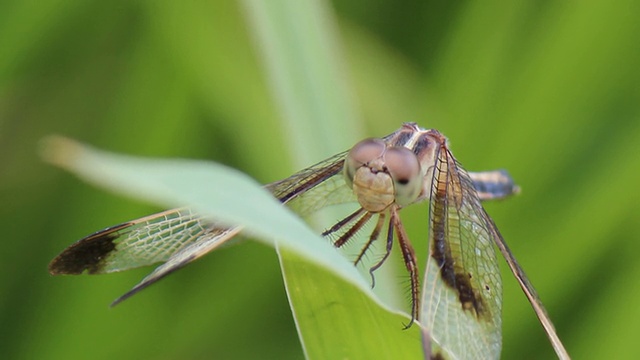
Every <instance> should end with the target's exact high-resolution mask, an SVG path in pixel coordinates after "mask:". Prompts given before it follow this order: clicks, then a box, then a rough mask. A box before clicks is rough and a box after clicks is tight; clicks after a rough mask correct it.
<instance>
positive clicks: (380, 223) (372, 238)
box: [353, 213, 385, 265]
mask: <svg viewBox="0 0 640 360" xmlns="http://www.w3.org/2000/svg"><path fill="white" fill-rule="evenodd" d="M384 218H385V215H384V213H380V214H378V221H377V222H376V227H375V228H374V229H373V231H372V232H371V235H370V236H369V241H367V243H366V244H365V245H364V247H363V248H362V250H361V251H360V254H359V255H358V257H357V258H356V261H354V262H353V264H354V265H358V263H359V262H360V260H362V257H363V256H364V254H365V253H366V252H367V250H369V247H371V244H373V242H374V241H376V240H378V237H379V236H380V232H381V231H382V226H383V225H384Z"/></svg>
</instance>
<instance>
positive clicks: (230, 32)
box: [0, 0, 640, 359]
mask: <svg viewBox="0 0 640 360" xmlns="http://www.w3.org/2000/svg"><path fill="white" fill-rule="evenodd" d="M310 3H313V4H314V6H315V7H314V8H313V9H314V10H313V11H318V9H320V10H323V11H324V13H323V18H324V19H326V20H327V21H326V23H325V24H324V26H325V28H324V31H326V32H327V36H329V37H330V38H331V39H333V40H334V41H335V42H334V43H333V45H334V48H331V49H320V50H321V51H325V50H326V51H329V52H333V53H335V54H336V56H337V58H338V59H339V60H340V61H341V65H342V66H343V70H344V72H343V73H344V74H345V77H344V79H343V81H344V82H345V84H347V85H348V89H349V90H350V91H351V93H350V94H351V96H352V99H351V100H350V103H351V104H352V106H353V108H354V109H355V112H354V115H353V122H354V124H356V125H355V127H356V128H359V129H361V130H360V131H361V132H362V134H361V136H363V137H364V136H382V135H386V134H388V133H390V132H392V131H393V130H395V129H396V128H397V127H399V125H400V124H401V123H402V122H405V121H417V122H419V123H420V124H421V125H422V126H423V127H427V128H437V129H439V130H440V131H442V132H443V133H444V134H445V135H447V136H448V137H449V139H450V141H451V145H452V149H453V152H454V154H456V156H457V158H458V159H459V160H460V161H461V162H462V164H463V165H464V166H465V167H466V168H467V169H469V170H487V169H494V168H506V169H509V171H510V172H511V174H512V175H513V177H514V178H515V179H516V180H517V182H518V183H519V184H520V185H521V187H522V189H523V190H522V194H521V195H520V196H518V197H516V198H513V199H510V200H509V201H505V202H501V203H497V204H488V205H487V209H488V211H489V212H490V213H491V214H492V216H493V217H494V220H495V221H496V223H497V224H498V226H499V228H500V229H501V231H502V233H503V235H504V237H505V238H506V240H507V242H508V243H509V244H510V246H511V248H512V250H513V252H514V253H515V254H516V256H517V257H518V259H519V260H520V262H521V264H522V265H523V267H524V268H525V270H526V271H527V273H528V274H529V277H530V279H531V281H532V282H533V283H534V285H536V287H537V289H538V291H539V293H540V295H541V297H542V299H543V301H544V303H545V304H546V306H547V308H548V310H549V312H550V314H551V316H552V318H553V320H554V322H555V324H556V327H557V329H558V331H559V333H560V337H561V338H562V339H563V340H564V342H565V345H566V346H567V348H568V350H569V352H570V353H571V354H572V355H573V356H574V358H605V357H606V358H636V357H638V356H639V355H640V347H638V345H637V340H636V337H637V336H636V334H638V333H640V311H638V310H634V308H635V307H636V304H637V303H638V301H639V300H640V289H638V286H637V284H638V283H639V282H640V280H638V278H640V262H638V261H637V258H638V256H637V254H638V252H639V251H640V244H638V240H639V239H640V236H639V235H640V234H639V230H638V215H639V214H640V212H639V210H640V208H639V206H638V200H639V198H640V195H639V191H638V190H637V186H638V184H639V183H640V167H639V165H640V160H639V157H640V151H639V150H640V147H639V146H638V143H639V142H640V121H639V120H640V86H639V84H640V71H639V70H638V69H639V68H640V46H639V45H638V41H637V37H638V34H639V33H640V22H638V21H637V14H639V13H640V8H639V7H640V3H637V2H634V1H627V2H623V1H619V2H607V3H604V2H602V3H601V2H580V3H579V4H573V5H568V4H560V3H556V2H550V1H547V2H539V1H528V2H519V4H511V3H504V2H497V1H490V2H483V3H482V4H479V3H478V4H474V3H438V2H432V1H431V2H430V1H428V2H421V1H411V2H404V3H403V4H402V5H400V4H398V2H395V1H382V0H379V1H369V2H356V1H335V2H333V3H325V2H319V1H313V2H310ZM253 5H254V4H252V3H251V2H250V1H247V2H244V3H236V2H216V1H208V2H206V1H199V2H190V3H189V4H180V5H178V2H175V3H173V2H168V1H167V2H162V1H159V2H156V1H111V2H101V1H76V2H69V1H62V0H60V1H56V0H50V1H40V2H19V1H3V2H1V3H0V169H1V170H0V194H1V195H0V200H1V201H2V205H3V206H2V207H1V210H0V211H1V212H2V214H1V215H0V219H2V220H1V221H2V228H3V229H4V233H5V236H4V241H2V250H1V251H0V329H1V331H2V336H0V354H1V355H2V357H3V358H16V359H20V358H24V359H33V358H42V359H45V358H51V359H57V358H67V359H81V358H89V357H91V358H94V359H107V358H116V357H117V358H126V359H128V358H132V359H133V358H163V359H177V358H180V359H184V358H186V359H189V358H191V359H192V358H211V357H214V358H238V359H241V358H281V359H285V358H293V359H295V358H301V357H302V356H303V353H302V349H301V346H300V345H299V342H298V338H297V334H296V331H295V327H294V324H293V320H292V317H291V315H290V311H289V307H288V303H287V299H286V295H285V292H284V288H283V284H282V279H281V276H280V272H279V268H278V262H277V257H276V255H275V253H274V251H273V250H272V249H270V248H267V247H265V246H262V245H259V244H257V243H253V242H246V243H243V244H242V245H239V246H233V247H229V248H226V249H223V250H220V251H217V252H215V253H213V254H211V255H209V256H207V257H206V258H205V259H203V260H201V261H198V262H196V263H194V264H193V265H191V266H189V267H188V268H186V269H184V270H182V271H180V272H179V273H177V274H176V275H173V276H171V277H169V278H167V279H166V280H164V281H162V282H161V283H160V284H158V285H155V286H153V287H151V288H149V289H148V290H145V291H144V292H143V293H141V294H140V295H137V296H135V297H134V298H132V299H131V300H128V301H126V302H125V303H123V304H122V305H120V306H118V307H116V308H114V309H109V308H108V304H109V303H110V301H111V300H113V299H114V298H116V297H117V296H119V295H120V294H122V293H123V292H125V291H126V290H128V289H129V288H130V287H131V286H132V285H134V284H135V283H136V282H137V281H138V280H139V279H141V278H142V277H143V276H144V275H145V274H146V273H147V272H148V271H149V270H150V269H140V270H135V271H130V272H126V273H122V274H114V275H109V276H95V277H90V276H79V277H59V278H53V277H51V276H49V275H48V273H47V264H48V262H49V261H50V260H51V259H52V258H53V257H54V256H55V255H56V254H57V253H58V252H59V251H61V250H62V249H63V248H64V247H65V246H67V245H69V244H71V243H72V242H73V241H75V240H77V239H79V238H81V237H83V236H85V235H87V234H89V233H91V232H93V231H96V230H99V229H101V228H104V227H106V226H108V225H112V224H116V223H119V222H122V221H125V220H128V219H131V218H135V217H139V216H142V215H146V214H148V213H150V212H152V211H156V210H159V209H158V208H154V207H151V206H147V205H144V204H140V203H137V202H134V201H131V200H128V199H124V198H121V197H118V196H114V195H112V194H110V193H106V192H104V191H102V190H100V189H96V188H93V187H91V186H89V185H86V184H84V183H83V182H81V181H79V180H77V179H75V178H74V177H73V176H71V175H69V174H67V173H64V172H63V171H61V170H58V169H55V168H52V167H50V166H48V165H46V164H44V163H43V162H42V161H41V160H40V159H39V157H38V146H39V140H40V139H41V138H42V137H43V136H46V135H47V134H51V133H58V134H63V135H67V136H70V137H73V138H76V139H79V140H81V141H83V142H87V143H90V144H93V145H95V146H98V147H101V148H104V149H108V150H111V151H117V152H123V153H128V154H134V155H144V156H154V157H186V158H200V159H211V160H214V161H217V162H221V163H225V164H228V165H230V166H233V167H235V168H238V169H241V170H242V171H244V172H246V173H248V174H250V175H251V176H253V177H254V178H256V179H258V180H259V181H261V182H270V181H274V180H277V179H280V178H283V177H285V176H287V175H289V174H290V173H292V172H293V171H294V170H296V167H297V166H298V165H297V164H296V161H297V160H296V157H295V154H293V151H292V150H291V149H292V148H293V145H292V143H294V140H292V139H294V138H295V136H296V133H295V129H294V128H292V127H291V126H290V125H287V124H286V122H285V121H283V120H282V119H283V115H282V113H283V112H282V110H280V109H281V107H279V106H278V102H277V101H276V96H275V95H274V92H273V91H272V90H271V89H273V87H270V86H269V78H270V77H269V76H270V75H268V74H267V72H268V71H267V68H268V67H267V66H265V63H266V62H265V54H268V51H265V50H264V48H262V50H260V47H259V46H257V45H256V42H257V41H258V39H260V36H258V34H256V33H252V31H257V30H255V29H259V27H258V26H257V25H256V24H255V22H252V20H251V17H250V16H248V13H250V11H247V9H250V8H252V6H253ZM294 20H295V13H294V16H292V17H291V18H283V19H282V22H283V23H284V24H285V25H284V26H285V27H286V26H288V25H287V24H289V23H295V21H294ZM304 25H305V24H297V25H292V26H294V27H293V28H292V29H297V30H298V31H296V32H293V33H292V35H294V36H297V35H299V34H304V31H302V32H300V31H299V29H300V27H299V26H304ZM295 26H298V27H295ZM252 29H254V30H252ZM300 36H302V35H300ZM263 46H268V44H267V45H263ZM295 60H296V59H294V61H295ZM298 60H299V61H309V59H307V60H301V59H298ZM307 75H308V76H309V77H310V78H312V79H313V77H314V76H317V75H314V74H307ZM327 91H331V89H327ZM327 106H328V107H331V106H333V105H332V104H327ZM299 121H300V123H299V124H300V126H302V127H304V126H307V125H305V124H307V122H308V121H309V120H308V119H300V120H299ZM309 126H312V125H309ZM320 140H324V139H320ZM358 140H359V138H358V139H356V138H354V139H352V143H355V142H356V141H358ZM327 142H328V143H331V144H336V143H337V144H338V145H332V146H331V147H333V146H335V147H336V148H331V149H328V150H325V149H323V150H322V152H323V153H322V155H321V156H319V158H317V159H314V160H321V159H322V158H323V157H327V156H329V155H332V154H333V153H337V152H339V151H342V150H344V149H346V148H347V147H348V146H349V145H350V144H348V143H344V144H342V141H337V142H336V141H333V142H331V141H329V140H328V139H327ZM338 146H339V148H338ZM308 165H310V164H308ZM405 217H406V221H407V222H408V227H409V231H410V232H409V234H410V236H411V237H412V239H413V243H414V245H415V246H416V247H419V246H426V244H425V243H421V242H419V241H420V240H417V239H420V236H422V235H426V228H425V224H424V220H425V219H424V213H423V212H419V211H418V212H415V211H413V212H408V214H407V215H406V216H405ZM421 234H422V235H421ZM420 244H422V245H420ZM502 265H504V264H502ZM503 268H504V270H505V272H504V282H505V300H504V350H503V358H505V359H514V358H518V359H523V358H530V359H548V358H553V352H552V350H551V346H550V345H549V344H548V342H547V340H546V337H545V336H544V333H543V331H542V328H541V326H540V325H539V324H538V322H537V320H536V318H535V316H534V314H533V311H532V310H531V308H530V305H529V304H528V303H527V301H526V299H525V297H524V295H522V293H521V291H520V290H519V288H518V286H517V284H516V281H515V280H514V279H513V277H512V276H511V275H510V274H508V273H507V272H506V270H507V269H506V266H504V267H503Z"/></svg>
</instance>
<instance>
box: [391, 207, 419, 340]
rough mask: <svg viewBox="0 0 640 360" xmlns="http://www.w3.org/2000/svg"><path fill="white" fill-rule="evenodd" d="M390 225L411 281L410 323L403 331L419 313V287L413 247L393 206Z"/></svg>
mask: <svg viewBox="0 0 640 360" xmlns="http://www.w3.org/2000/svg"><path fill="white" fill-rule="evenodd" d="M391 223H393V227H394V228H395V229H396V233H397V235H398V244H399V245H400V249H401V251H402V258H403V259H404V265H405V266H406V267H407V271H409V276H410V279H411V321H410V322H409V324H407V325H405V327H404V328H405V329H408V328H410V327H411V325H412V324H413V322H414V321H415V320H416V318H417V317H418V312H419V299H420V285H419V280H418V265H417V264H416V254H415V252H414V250H413V246H411V242H410V241H409V237H408V236H407V233H406V231H405V230H404V226H403V225H402V222H401V221H400V216H399V215H398V208H397V207H395V206H393V207H391V221H390V225H389V227H391Z"/></svg>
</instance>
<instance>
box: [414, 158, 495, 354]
mask: <svg viewBox="0 0 640 360" xmlns="http://www.w3.org/2000/svg"><path fill="white" fill-rule="evenodd" d="M429 224H430V229H429V234H430V239H429V243H430V246H431V250H430V257H429V259H428V260H427V267H426V272H425V277H424V285H423V292H422V294H423V295H422V296H423V299H422V313H421V323H422V324H423V325H425V326H426V327H427V328H428V329H429V330H430V331H431V337H432V340H433V341H434V349H435V351H445V354H443V353H440V354H439V355H440V356H444V358H455V359H497V358H499V357H500V349H501V342H502V341H501V338H502V337H501V316H502V315H501V308H502V282H501V279H500V271H499V268H498V264H497V259H496V254H495V251H494V249H493V245H492V243H493V236H494V233H495V231H494V229H493V227H494V225H493V222H492V221H491V220H490V219H489V218H488V216H487V214H486V212H485V211H484V209H483V208H482V206H481V205H480V199H479V198H478V195H477V194H476V192H475V190H474V186H473V182H472V180H471V178H470V177H469V175H468V174H467V173H466V171H465V170H464V169H462V167H460V166H459V164H458V163H457V162H456V160H455V159H454V158H453V156H452V155H451V153H450V152H449V151H448V149H447V148H446V147H445V146H442V147H441V148H440V152H439V153H438V156H437V159H436V164H435V166H434V169H433V173H432V188H431V194H430V210H429ZM443 349H444V350H443Z"/></svg>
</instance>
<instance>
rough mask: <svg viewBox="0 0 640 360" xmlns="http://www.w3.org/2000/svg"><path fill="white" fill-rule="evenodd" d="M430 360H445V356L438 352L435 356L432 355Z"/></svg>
mask: <svg viewBox="0 0 640 360" xmlns="http://www.w3.org/2000/svg"><path fill="white" fill-rule="evenodd" d="M430 360H444V356H442V353H441V352H439V351H438V352H436V353H434V354H431V356H430Z"/></svg>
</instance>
